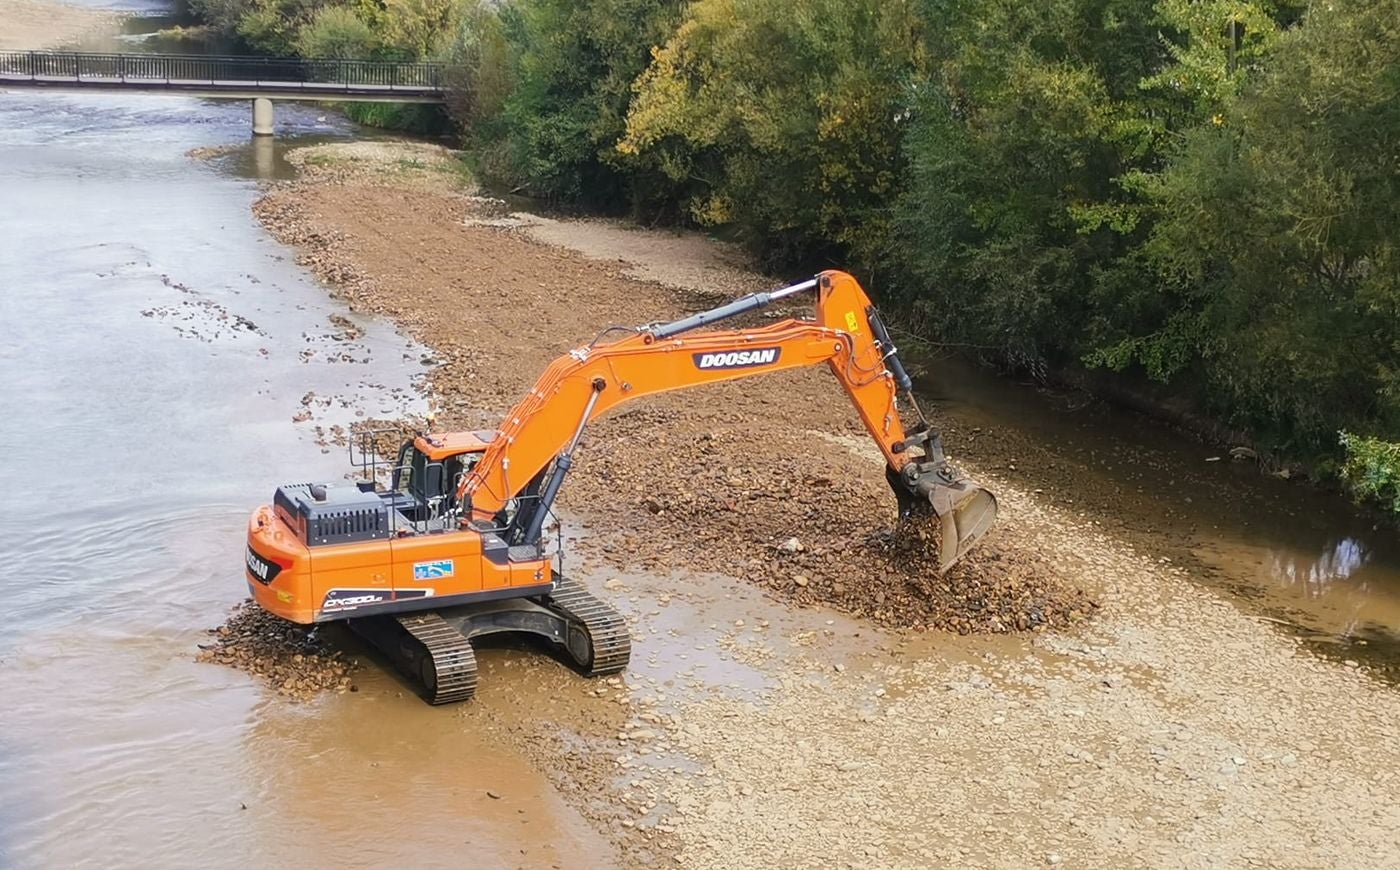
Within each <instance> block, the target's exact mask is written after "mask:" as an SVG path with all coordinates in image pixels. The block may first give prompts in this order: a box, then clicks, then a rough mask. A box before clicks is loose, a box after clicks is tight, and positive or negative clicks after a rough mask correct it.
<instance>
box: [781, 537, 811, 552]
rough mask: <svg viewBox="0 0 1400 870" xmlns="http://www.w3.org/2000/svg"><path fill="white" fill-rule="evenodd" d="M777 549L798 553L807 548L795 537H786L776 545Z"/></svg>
mask: <svg viewBox="0 0 1400 870" xmlns="http://www.w3.org/2000/svg"><path fill="white" fill-rule="evenodd" d="M778 549H779V550H782V551H783V552H784V553H800V552H802V551H803V550H805V549H807V548H806V547H804V546H802V542H801V541H799V540H798V539H797V538H788V539H787V540H786V541H783V542H782V543H781V544H779V545H778Z"/></svg>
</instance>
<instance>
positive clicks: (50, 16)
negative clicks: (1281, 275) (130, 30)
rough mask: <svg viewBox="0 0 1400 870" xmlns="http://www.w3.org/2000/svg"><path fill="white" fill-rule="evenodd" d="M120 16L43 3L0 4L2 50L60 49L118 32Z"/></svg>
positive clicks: (17, 0) (3, 0)
mask: <svg viewBox="0 0 1400 870" xmlns="http://www.w3.org/2000/svg"><path fill="white" fill-rule="evenodd" d="M119 20H120V16H118V15H116V14H114V13H111V12H107V11H103V10H99V9H89V8H85V7H81V6H70V5H68V4H66V3H49V2H44V0H0V49H4V50H22V49H43V48H61V47H63V46H66V45H72V44H73V43H75V42H79V41H81V40H82V39H83V38H85V37H89V36H92V35H94V34H99V33H107V32H110V31H112V30H114V29H115V27H116V23H117V22H118V21H119Z"/></svg>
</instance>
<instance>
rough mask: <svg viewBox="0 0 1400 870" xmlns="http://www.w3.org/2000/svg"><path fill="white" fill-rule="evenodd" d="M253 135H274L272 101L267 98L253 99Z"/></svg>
mask: <svg viewBox="0 0 1400 870" xmlns="http://www.w3.org/2000/svg"><path fill="white" fill-rule="evenodd" d="M253 135H254V136H271V135H272V101H271V100H269V99H268V98H267V97H254V98H253Z"/></svg>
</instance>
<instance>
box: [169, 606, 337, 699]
mask: <svg viewBox="0 0 1400 870" xmlns="http://www.w3.org/2000/svg"><path fill="white" fill-rule="evenodd" d="M209 634H210V635H212V636H213V638H214V639H213V642H211V643H207V644H200V645H199V654H198V656H196V658H197V659H198V660H199V661H201V662H213V663H216V664H221V665H228V666H229V667H231V668H237V669H238V670H240V671H246V672H247V673H250V674H253V675H254V676H256V677H259V678H261V679H262V680H263V681H264V682H266V683H267V684H268V685H270V686H272V687H274V688H275V689H277V691H278V693H280V694H283V695H287V696H289V697H292V698H299V699H302V700H306V699H309V698H312V697H314V696H316V695H318V694H320V693H321V692H326V691H331V690H338V691H347V690H348V691H352V692H353V691H355V686H354V684H353V683H352V682H351V680H350V674H351V673H352V672H353V671H354V670H355V665H354V663H353V662H350V661H347V660H345V659H344V658H343V657H342V653H341V652H340V651H339V650H336V649H333V648H332V647H331V645H330V644H329V643H327V642H326V641H325V639H324V638H322V637H321V634H320V632H319V630H318V629H317V628H316V627H315V626H312V627H307V626H303V625H297V624H295V623H291V622H287V621H286V620H285V619H280V618H278V617H276V616H273V615H272V614H270V613H268V612H267V611H265V610H263V609H262V608H261V607H258V606H257V605H256V604H254V603H253V601H252V599H248V600H245V601H244V602H243V603H241V604H239V605H238V606H236V607H235V608H233V611H232V612H231V613H230V614H229V618H228V619H227V620H226V621H225V622H224V624H223V625H221V626H219V627H218V628H211V629H209Z"/></svg>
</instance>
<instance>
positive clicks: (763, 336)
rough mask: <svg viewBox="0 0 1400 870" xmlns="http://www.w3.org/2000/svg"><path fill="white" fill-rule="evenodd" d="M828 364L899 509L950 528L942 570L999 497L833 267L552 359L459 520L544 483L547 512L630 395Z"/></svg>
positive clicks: (498, 441) (470, 488) (477, 476)
mask: <svg viewBox="0 0 1400 870" xmlns="http://www.w3.org/2000/svg"><path fill="white" fill-rule="evenodd" d="M802 292H815V293H816V296H817V301H816V314H815V317H814V319H812V320H797V319H787V320H782V321H779V322H777V323H773V324H771V325H768V326H763V327H758V328H754V329H740V330H726V331H696V330H699V329H701V328H702V327H704V326H707V325H709V324H711V323H715V322H718V321H722V320H726V319H728V318H731V317H736V316H738V315H741V314H743V313H746V312H749V311H753V310H755V309H757V308H761V307H763V306H765V305H768V304H770V303H772V302H773V301H774V300H777V299H781V298H784V297H786V296H792V295H794V294H797V293H802ZM821 363H826V364H827V365H828V366H829V367H830V369H831V372H832V374H834V375H835V376H836V379H837V381H838V382H839V383H840V384H841V386H842V387H843V388H844V389H845V391H846V394H847V395H848V396H849V397H850V399H851V402H852V403H853V404H854V406H855V409H856V411H857V413H858V414H859V415H860V418H861V421H862V422H863V423H864V424H865V428H866V429H867V431H869V433H870V435H871V437H872V438H873V439H874V440H875V443H876V445H878V446H879V448H880V451H881V452H882V453H883V454H884V456H885V461H886V463H887V465H888V471H889V474H888V478H889V481H890V486H891V488H893V489H894V491H895V494H896V497H897V500H898V503H899V507H900V513H901V514H902V515H906V516H907V515H909V514H910V513H912V512H914V511H916V510H921V509H923V510H931V511H932V512H933V513H935V514H936V515H937V516H938V518H939V520H940V523H941V527H942V532H943V541H942V544H943V545H942V547H941V548H940V564H939V568H940V570H946V569H947V568H948V567H950V566H951V565H952V564H953V563H954V562H956V561H957V560H958V559H960V558H961V557H962V556H963V555H964V554H966V553H967V552H968V550H970V549H971V548H972V547H973V546H975V545H976V543H977V542H978V540H979V539H980V538H981V537H982V536H983V535H984V534H985V533H986V532H987V531H988V530H989V529H990V528H991V525H992V523H993V522H994V520H995V517H996V500H995V499H994V498H993V497H992V495H991V494H990V493H988V492H987V491H986V490H984V489H983V488H982V487H981V486H979V485H977V484H976V483H975V482H973V481H971V480H969V479H967V478H965V477H962V476H961V475H959V474H958V473H957V472H956V471H955V470H954V469H953V468H952V466H951V465H949V463H948V462H947V460H946V459H945V458H944V456H943V453H942V447H941V445H940V444H939V442H938V440H937V438H936V436H934V434H933V432H932V430H931V428H930V427H929V424H928V421H927V420H926V419H924V417H923V414H922V412H921V411H919V408H918V404H917V402H916V401H915V399H914V396H913V385H912V383H911V381H910V379H909V376H908V374H907V373H906V372H905V370H904V367H903V364H902V363H901V362H900V360H899V356H898V354H897V353H896V351H895V348H894V345H893V344H892V343H891V341H890V338H889V333H888V331H887V330H886V328H885V326H884V324H883V322H882V321H881V320H880V316H879V313H878V312H877V311H876V310H875V307H874V306H873V305H872V304H871V302H870V299H869V298H868V297H867V296H866V294H865V291H864V290H863V289H861V287H860V284H859V283H858V282H857V281H856V280H855V279H854V278H852V277H851V276H850V275H847V274H845V273H842V272H834V271H833V272H823V273H822V274H821V275H819V276H817V277H816V278H813V279H811V280H808V281H803V282H801V283H798V284H794V285H792V286H789V287H784V288H782V289H780V290H776V291H773V292H771V293H758V294H753V295H751V296H746V297H744V298H742V299H738V300H735V301H734V302H731V303H728V304H727V305H723V306H720V307H718V308H715V309H711V310H709V311H705V312H701V313H699V314H696V315H693V316H691V317H687V318H684V319H682V320H678V321H675V322H674V323H669V324H664V325H660V326H647V327H638V328H636V329H635V330H629V331H628V334H626V335H625V336H624V337H622V338H619V339H616V340H614V341H611V342H608V343H606V344H600V343H594V344H590V345H587V346H584V347H581V348H578V349H576V350H573V351H570V352H569V353H568V354H566V355H565V356H562V357H560V358H559V359H557V360H555V361H554V363H553V364H551V365H550V366H549V368H547V369H546V370H545V372H544V374H543V375H541V376H540V378H539V380H538V381H536V382H535V385H534V386H533V387H532V388H531V389H530V391H529V393H528V394H527V395H526V396H525V398H523V399H522V400H521V401H520V402H519V403H518V404H516V406H515V407H514V408H512V409H511V410H510V412H509V413H508V414H507V415H506V418H505V421H504V422H503V423H502V425H501V427H500V429H499V430H498V435H497V437H496V438H495V440H494V441H492V442H491V445H490V446H489V447H488V448H487V449H486V452H485V454H484V455H483V456H482V459H481V461H480V462H479V463H477V465H476V467H475V468H474V469H473V471H472V473H471V474H469V475H467V476H464V477H463V479H462V481H461V484H460V485H459V487H458V492H457V501H458V502H459V503H461V504H470V505H471V514H470V516H464V518H463V522H471V521H473V520H474V521H477V522H490V521H491V520H492V518H494V517H495V516H497V514H498V513H499V512H500V511H501V510H502V509H503V508H504V507H505V505H506V504H507V503H508V502H510V501H511V500H512V499H514V498H516V497H517V496H518V495H520V493H521V492H522V491H523V490H524V489H526V487H528V486H530V485H531V484H532V482H536V483H537V485H538V486H539V487H540V488H541V492H542V496H541V499H540V503H539V506H538V507H537V508H536V511H537V512H538V513H539V514H540V518H541V519H542V518H543V514H544V513H545V512H546V511H547V510H548V509H549V507H550V504H551V502H552V501H553V496H554V495H555V494H556V493H557V492H558V490H559V487H560V485H562V482H563V476H564V475H565V474H567V473H568V471H569V469H570V468H571V466H572V462H573V459H572V453H573V451H572V447H571V444H572V443H573V442H576V441H577V438H578V435H579V433H580V432H581V431H582V430H583V428H584V427H585V426H586V425H587V424H588V422H589V421H591V420H593V419H595V418H597V417H599V416H601V415H603V414H605V413H607V412H608V411H609V410H611V409H613V408H615V407H617V406H618V405H621V404H623V403H624V402H628V401H631V400H633V399H637V398H641V397H643V396H649V395H653V394H656V393H663V392H668V391H671V390H679V389H684V388H687V387H695V386H701V385H704V384H713V383H719V382H721V381H732V380H738V379H742V378H749V377H754V376H757V375H766V374H771V373H773V372H778V371H784V370H787V369H793V368H801V367H805V366H811V365H817V364H821ZM901 393H902V394H903V395H904V396H905V398H906V399H907V401H908V404H909V406H910V409H911V411H913V413H915V414H916V415H917V420H916V421H915V422H914V424H913V426H912V427H911V428H910V429H909V430H906V429H905V426H904V422H903V420H902V419H901V417H900V413H899V409H898V407H897V404H898V402H897V397H898V396H899V395H900V394H901ZM551 465H552V472H551V473H550V474H549V477H548V479H547V480H545V481H540V480H539V477H538V476H539V475H540V474H541V473H542V472H545V471H546V469H549V468H550V467H551ZM538 526H539V523H538V522H536V523H534V524H533V525H532V526H527V530H528V531H537V530H538ZM530 537H531V536H529V535H527V536H526V539H527V540H528V539H529V538H530Z"/></svg>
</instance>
